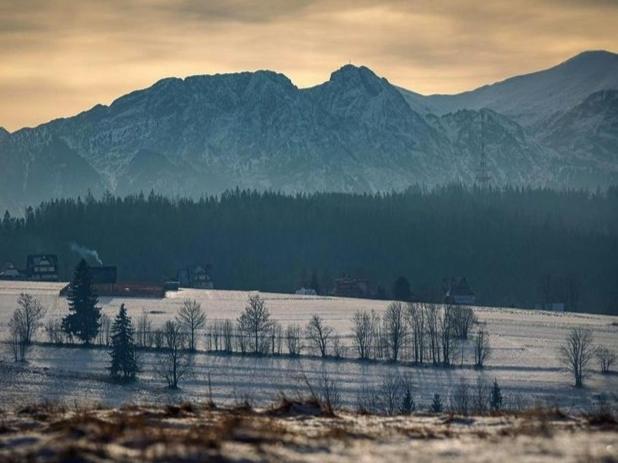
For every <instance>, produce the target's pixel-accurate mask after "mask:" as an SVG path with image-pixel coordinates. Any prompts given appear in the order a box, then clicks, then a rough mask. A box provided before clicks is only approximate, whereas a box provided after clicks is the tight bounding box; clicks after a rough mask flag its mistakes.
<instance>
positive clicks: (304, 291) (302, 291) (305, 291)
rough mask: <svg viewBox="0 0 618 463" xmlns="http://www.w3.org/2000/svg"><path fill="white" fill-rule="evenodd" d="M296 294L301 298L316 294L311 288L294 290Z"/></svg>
mask: <svg viewBox="0 0 618 463" xmlns="http://www.w3.org/2000/svg"><path fill="white" fill-rule="evenodd" d="M296 294H298V295H301V296H317V294H318V293H317V292H316V291H315V289H313V288H300V289H297V290H296Z"/></svg>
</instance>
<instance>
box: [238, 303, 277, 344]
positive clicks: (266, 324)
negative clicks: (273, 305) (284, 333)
mask: <svg viewBox="0 0 618 463" xmlns="http://www.w3.org/2000/svg"><path fill="white" fill-rule="evenodd" d="M271 325H272V322H271V320H270V312H269V311H268V308H267V307H266V304H265V303H264V300H263V299H262V298H261V297H260V296H259V294H256V295H255V296H249V303H248V305H247V306H246V307H245V311H244V312H243V313H242V315H241V316H240V317H238V327H239V329H240V331H241V336H242V335H243V334H246V335H247V336H248V337H249V338H250V339H251V342H252V343H253V353H255V354H258V353H260V352H261V349H262V340H263V338H264V336H265V335H266V333H267V332H268V331H269V329H270V326H271ZM241 349H242V347H241Z"/></svg>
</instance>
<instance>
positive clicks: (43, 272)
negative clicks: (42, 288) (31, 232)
mask: <svg viewBox="0 0 618 463" xmlns="http://www.w3.org/2000/svg"><path fill="white" fill-rule="evenodd" d="M26 276H27V277H28V279H29V280H32V281H58V256H56V255H55V254H31V255H29V256H28V258H27V259H26Z"/></svg>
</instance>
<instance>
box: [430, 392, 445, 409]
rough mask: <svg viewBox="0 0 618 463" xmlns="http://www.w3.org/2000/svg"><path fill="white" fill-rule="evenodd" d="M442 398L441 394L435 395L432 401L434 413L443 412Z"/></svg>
mask: <svg viewBox="0 0 618 463" xmlns="http://www.w3.org/2000/svg"><path fill="white" fill-rule="evenodd" d="M442 409H443V407H442V399H441V398H440V394H434V395H433V401H432V402H431V411H432V412H433V413H442Z"/></svg>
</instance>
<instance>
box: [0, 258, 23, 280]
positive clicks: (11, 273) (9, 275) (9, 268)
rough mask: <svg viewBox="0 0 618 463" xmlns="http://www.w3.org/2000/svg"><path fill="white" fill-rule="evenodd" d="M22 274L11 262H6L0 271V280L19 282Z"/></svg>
mask: <svg viewBox="0 0 618 463" xmlns="http://www.w3.org/2000/svg"><path fill="white" fill-rule="evenodd" d="M21 277H22V274H21V273H20V272H19V270H17V268H16V267H15V265H13V263H12V262H7V263H6V264H4V265H3V266H2V269H1V270H0V280H19V279H20V278H21Z"/></svg>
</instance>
